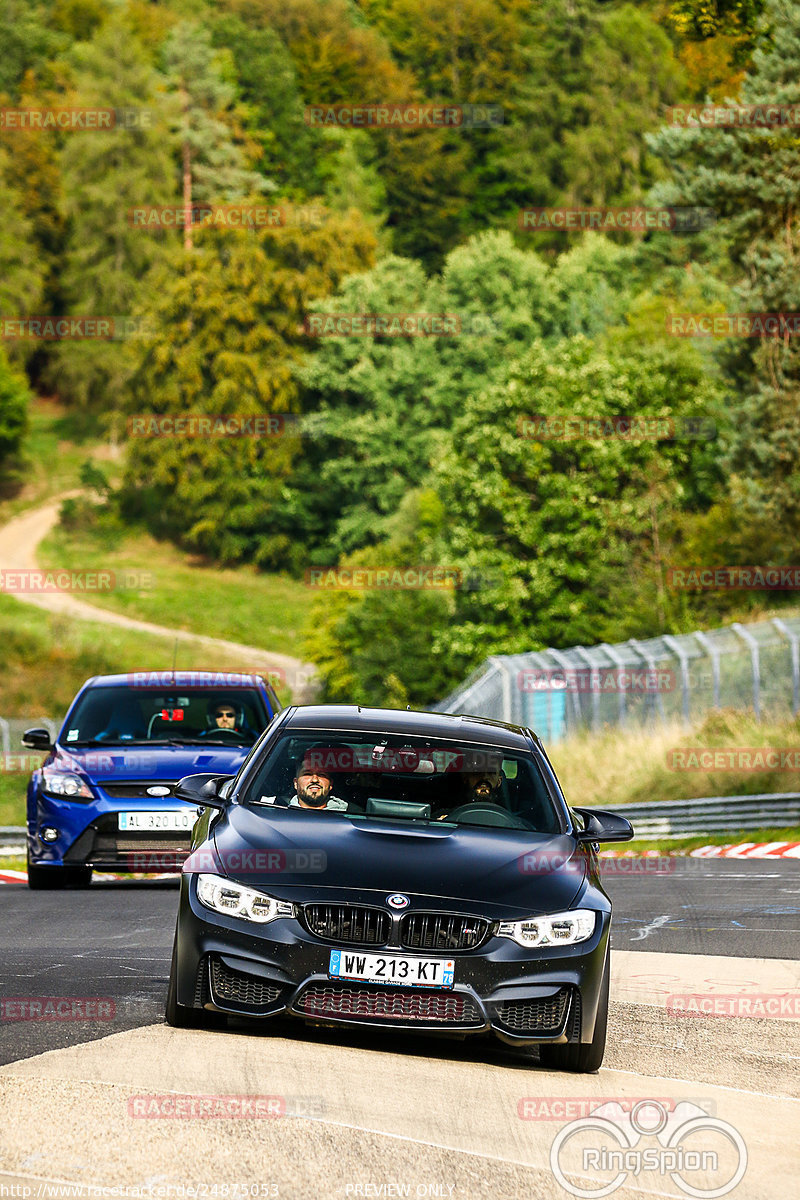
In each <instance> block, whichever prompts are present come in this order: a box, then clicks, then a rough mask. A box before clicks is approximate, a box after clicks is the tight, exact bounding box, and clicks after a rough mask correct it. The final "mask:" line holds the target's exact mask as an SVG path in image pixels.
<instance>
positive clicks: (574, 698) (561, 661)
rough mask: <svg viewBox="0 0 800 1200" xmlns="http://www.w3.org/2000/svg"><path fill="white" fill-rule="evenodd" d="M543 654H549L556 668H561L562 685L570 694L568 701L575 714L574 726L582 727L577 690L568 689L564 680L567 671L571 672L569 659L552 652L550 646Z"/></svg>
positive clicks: (559, 652)
mask: <svg viewBox="0 0 800 1200" xmlns="http://www.w3.org/2000/svg"><path fill="white" fill-rule="evenodd" d="M545 653H546V654H549V655H550V657H551V658H552V660H553V662H554V663H555V664H556V666H557V667H561V670H562V671H563V672H564V674H565V679H564V685H565V688H566V690H567V692H569V694H570V701H571V702H572V711H573V713H574V714H575V724H576V725H578V726H579V725H582V724H583V713H582V712H581V702H580V700H579V699H578V689H577V688H570V686H569V683H568V681H567V678H566V673H567V671H571V670H572V669H573V668H572V665H571V663H570V661H569V659H568V658H567V656H566V654H562V653H561V651H560V650H554V649H553V647H552V646H548V647H547V650H546V651H545Z"/></svg>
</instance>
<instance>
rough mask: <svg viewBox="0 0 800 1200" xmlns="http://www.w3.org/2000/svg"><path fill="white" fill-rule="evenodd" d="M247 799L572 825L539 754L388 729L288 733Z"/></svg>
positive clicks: (362, 814)
mask: <svg viewBox="0 0 800 1200" xmlns="http://www.w3.org/2000/svg"><path fill="white" fill-rule="evenodd" d="M240 800H241V803H243V804H248V805H253V806H258V807H262V806H264V807H266V806H267V805H270V806H276V807H279V808H289V809H291V810H293V811H297V812H299V811H301V810H302V809H306V810H309V809H316V810H320V811H325V812H328V813H339V814H341V815H343V816H346V817H349V818H352V819H353V820H356V821H358V820H363V819H370V820H371V819H378V820H392V821H401V822H404V823H409V822H411V823H417V822H431V823H439V822H441V824H442V827H445V826H446V825H448V824H449V825H480V826H485V827H494V828H500V829H518V830H526V831H535V832H537V833H542V834H557V833H560V832H562V825H561V821H560V818H559V814H558V811H557V809H556V806H555V804H554V802H553V799H552V797H551V795H550V793H549V791H548V789H547V785H546V783H545V780H544V776H543V774H542V771H541V769H540V767H539V764H538V763H537V762H536V760H535V758H534V756H533V755H532V754H531V753H528V752H519V753H516V752H513V751H511V750H508V749H504V748H501V747H497V746H481V745H476V744H475V743H464V744H460V743H454V742H450V741H447V742H445V741H443V740H440V739H436V738H425V737H413V736H412V737H406V736H403V737H402V738H401V739H398V738H396V737H390V736H388V735H383V734H380V733H375V732H369V733H361V732H360V733H352V734H351V733H345V734H342V733H340V732H339V733H336V734H335V735H334V734H326V733H325V732H322V731H315V732H309V731H303V733H302V734H301V733H299V732H298V733H296V734H292V733H289V732H287V733H285V734H283V735H282V736H281V737H280V738H279V739H278V740H277V742H276V743H275V744H274V746H273V747H272V748H271V750H270V751H269V753H268V754H267V756H266V758H265V760H264V762H263V763H262V764H261V766H260V768H259V769H258V770H257V771H256V773H255V774H254V776H253V777H252V779H251V781H250V782H249V784H248V786H247V788H246V790H245V792H244V793H243V795H242V796H241V797H240Z"/></svg>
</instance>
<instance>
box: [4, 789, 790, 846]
mask: <svg viewBox="0 0 800 1200" xmlns="http://www.w3.org/2000/svg"><path fill="white" fill-rule="evenodd" d="M599 807H602V806H599ZM609 807H610V810H611V811H612V812H615V813H619V815H620V816H621V817H627V819H628V820H629V821H630V822H631V824H632V825H633V828H634V832H635V834H636V837H637V838H653V837H658V838H676V839H677V838H689V837H697V836H704V835H705V834H707V833H723V834H724V833H733V832H734V831H736V830H738V829H781V828H784V827H786V826H789V825H800V792H762V793H759V794H758V795H755V796H704V797H701V798H700V799H697V800H665V801H657V800H654V801H652V802H650V803H644V804H612V805H610V806H609ZM25 837H26V834H25V829H24V827H22V826H8V825H6V826H0V847H2V846H19V847H21V848H22V847H24V846H25Z"/></svg>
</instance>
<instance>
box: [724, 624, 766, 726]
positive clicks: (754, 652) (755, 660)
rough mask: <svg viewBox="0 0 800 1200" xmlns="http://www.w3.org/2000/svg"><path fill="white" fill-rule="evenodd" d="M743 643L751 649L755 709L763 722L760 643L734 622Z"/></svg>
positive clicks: (758, 718)
mask: <svg viewBox="0 0 800 1200" xmlns="http://www.w3.org/2000/svg"><path fill="white" fill-rule="evenodd" d="M731 629H734V630H735V631H736V632H737V633H738V635H739V637H740V638H741V639H742V641H743V642H745V643H746V645H748V646H749V647H750V661H751V663H752V665H753V708H754V709H755V714H756V720H757V721H760V720H761V663H760V662H759V657H758V642H757V641H756V639H755V638H754V637H753V635H752V633H750V632H749V630H747V629H745V627H744V625H741V624H740V623H739V622H738V621H734V622H733V624H732V625H731Z"/></svg>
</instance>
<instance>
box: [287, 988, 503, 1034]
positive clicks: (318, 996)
mask: <svg viewBox="0 0 800 1200" xmlns="http://www.w3.org/2000/svg"><path fill="white" fill-rule="evenodd" d="M294 1008H295V1010H296V1011H297V1012H298V1013H300V1014H302V1015H305V1016H309V1017H311V1016H313V1017H334V1018H336V1019H337V1020H340V1021H341V1020H345V1021H387V1022H393V1023H395V1024H412V1025H413V1024H415V1025H460V1026H464V1025H482V1024H483V1018H482V1016H481V1014H480V1011H479V1009H478V1007H477V1005H476V1004H475V1001H474V1000H473V999H472V998H471V997H470V996H466V995H464V994H463V993H454V992H438V991H417V990H416V989H414V990H412V989H410V988H408V989H406V988H403V989H401V988H386V987H368V986H359V985H358V984H345V983H330V984H312V985H311V986H310V987H307V988H306V990H305V991H304V992H303V994H302V996H301V997H300V999H299V1000H298V1001H297V1002H296V1003H295V1005H294Z"/></svg>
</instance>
